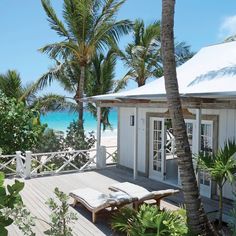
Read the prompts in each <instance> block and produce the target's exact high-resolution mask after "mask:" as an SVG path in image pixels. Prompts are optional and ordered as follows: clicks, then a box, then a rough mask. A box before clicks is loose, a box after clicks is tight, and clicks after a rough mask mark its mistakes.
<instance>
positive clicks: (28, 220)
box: [4, 202, 36, 236]
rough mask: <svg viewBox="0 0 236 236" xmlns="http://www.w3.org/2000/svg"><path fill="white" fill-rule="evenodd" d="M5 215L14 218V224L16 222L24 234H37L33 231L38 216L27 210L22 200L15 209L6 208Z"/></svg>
mask: <svg viewBox="0 0 236 236" xmlns="http://www.w3.org/2000/svg"><path fill="white" fill-rule="evenodd" d="M4 215H5V216H7V217H10V218H11V219H12V220H13V224H15V225H16V226H17V227H18V228H19V229H20V231H21V232H22V233H23V234H24V235H26V236H35V235H36V234H35V233H34V232H33V227H34V226H35V219H36V217H32V215H31V213H30V211H28V210H27V208H26V207H25V206H24V205H23V203H22V202H21V203H19V204H17V205H15V206H14V208H13V209H9V208H6V209H4Z"/></svg>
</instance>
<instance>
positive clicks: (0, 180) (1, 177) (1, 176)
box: [0, 172, 5, 187]
mask: <svg viewBox="0 0 236 236" xmlns="http://www.w3.org/2000/svg"><path fill="white" fill-rule="evenodd" d="M4 179H5V175H4V173H3V172H0V187H1V186H3V183H4Z"/></svg>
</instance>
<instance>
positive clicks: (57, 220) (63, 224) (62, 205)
mask: <svg viewBox="0 0 236 236" xmlns="http://www.w3.org/2000/svg"><path fill="white" fill-rule="evenodd" d="M54 194H55V195H56V197H57V200H55V199H53V198H50V199H49V200H48V201H47V205H48V206H49V208H50V210H51V214H50V219H51V222H50V223H49V225H50V228H49V229H48V230H46V231H45V232H44V233H45V234H46V235H51V236H73V234H72V228H71V224H73V223H74V222H75V221H76V220H77V216H76V214H75V213H72V212H69V204H68V199H69V197H68V196H67V195H66V194H65V193H63V192H62V191H60V190H59V189H58V188H55V190H54ZM58 201H59V203H58Z"/></svg>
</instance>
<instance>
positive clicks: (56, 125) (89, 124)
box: [40, 110, 117, 135]
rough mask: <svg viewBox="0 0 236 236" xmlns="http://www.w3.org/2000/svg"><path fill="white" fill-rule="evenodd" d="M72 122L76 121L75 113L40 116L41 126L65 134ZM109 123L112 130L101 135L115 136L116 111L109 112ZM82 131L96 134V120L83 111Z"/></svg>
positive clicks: (63, 112) (76, 115)
mask: <svg viewBox="0 0 236 236" xmlns="http://www.w3.org/2000/svg"><path fill="white" fill-rule="evenodd" d="M73 120H75V121H76V120H78V114H77V113H71V112H66V111H62V112H48V113H46V114H45V115H41V117H40V121H41V122H42V124H47V125H48V128H50V129H53V130H57V131H63V132H64V133H66V130H67V127H68V126H69V124H70V123H71V122H72V121H73ZM109 121H110V123H111V125H112V130H111V129H107V130H106V131H105V132H103V134H108V133H109V134H110V135H112V134H113V135H115V133H116V131H117V111H116V110H111V111H110V114H109ZM84 129H85V131H86V132H91V131H94V132H95V133H96V131H97V120H96V119H95V118H94V117H93V115H92V114H91V113H90V112H88V111H85V112H84Z"/></svg>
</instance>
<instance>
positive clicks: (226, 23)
mask: <svg viewBox="0 0 236 236" xmlns="http://www.w3.org/2000/svg"><path fill="white" fill-rule="evenodd" d="M235 34H236V15H234V16H227V17H225V18H224V19H223V21H222V23H221V25H220V29H219V38H221V39H225V38H227V37H229V36H232V35H235Z"/></svg>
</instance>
